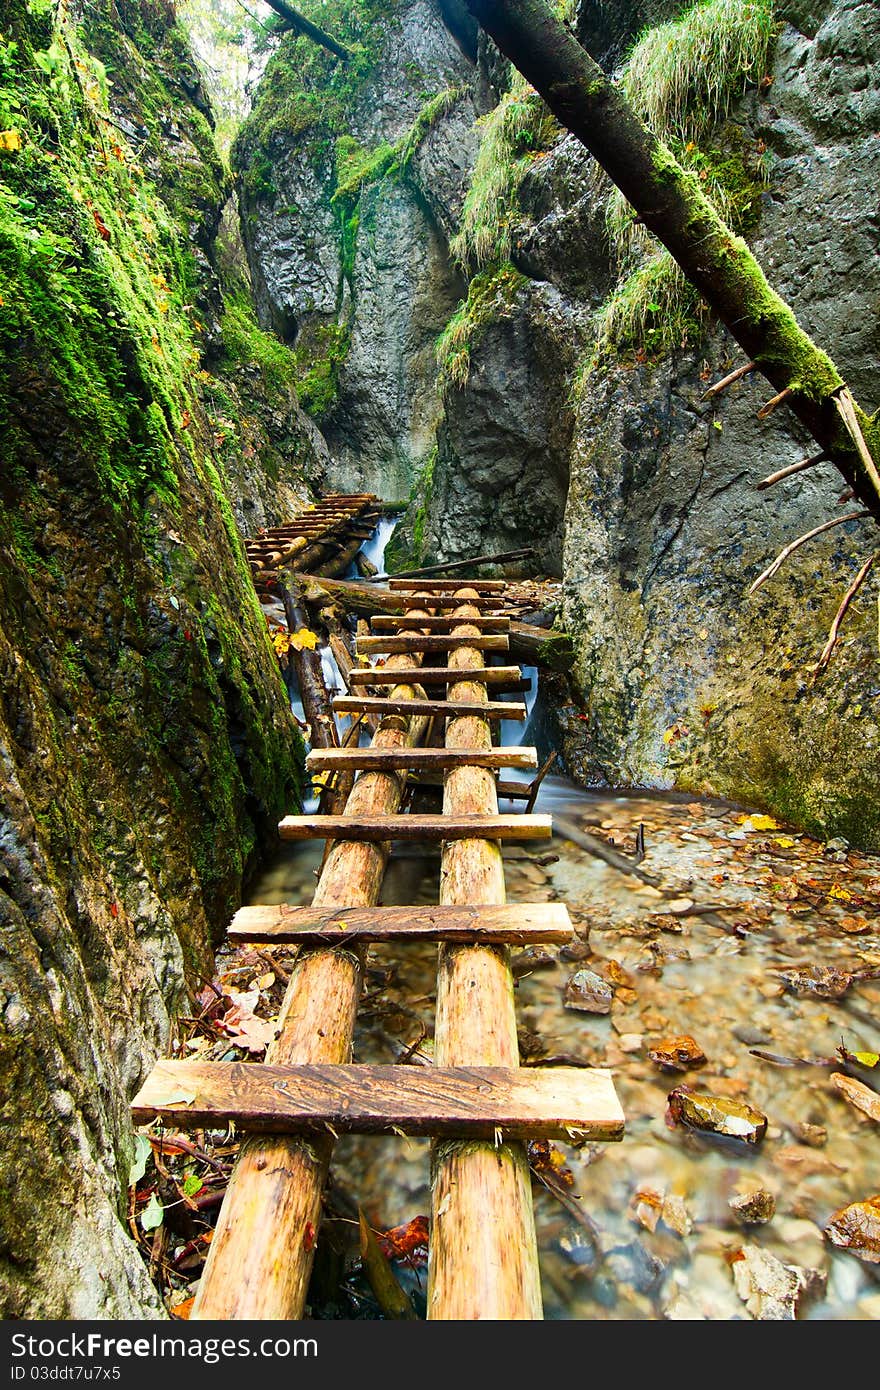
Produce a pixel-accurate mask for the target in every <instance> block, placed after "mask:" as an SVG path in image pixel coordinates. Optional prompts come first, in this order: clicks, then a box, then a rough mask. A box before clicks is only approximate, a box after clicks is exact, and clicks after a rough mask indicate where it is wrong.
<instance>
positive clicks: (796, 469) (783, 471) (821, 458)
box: [755, 453, 828, 492]
mask: <svg viewBox="0 0 880 1390" xmlns="http://www.w3.org/2000/svg"><path fill="white" fill-rule="evenodd" d="M826 462H828V455H827V454H824V453H823V454H813V456H812V458H808V459H801V461H800V463H790V464H789V465H788V467H787V468H780V469H779V470H778V472H776V473H768V474H767V477H766V478H762V479H761V481H760V482H759V483H755V488H756V490H757V491H758V492H763V490H764V488H765V487H772V486H773V484H774V483H781V482H782V480H783V478H793V477H794V475H795V473H803V472H804V470H805V469H807V468H814V467H815V466H816V464H817V463H826Z"/></svg>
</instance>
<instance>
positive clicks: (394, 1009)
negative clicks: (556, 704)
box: [252, 672, 880, 1320]
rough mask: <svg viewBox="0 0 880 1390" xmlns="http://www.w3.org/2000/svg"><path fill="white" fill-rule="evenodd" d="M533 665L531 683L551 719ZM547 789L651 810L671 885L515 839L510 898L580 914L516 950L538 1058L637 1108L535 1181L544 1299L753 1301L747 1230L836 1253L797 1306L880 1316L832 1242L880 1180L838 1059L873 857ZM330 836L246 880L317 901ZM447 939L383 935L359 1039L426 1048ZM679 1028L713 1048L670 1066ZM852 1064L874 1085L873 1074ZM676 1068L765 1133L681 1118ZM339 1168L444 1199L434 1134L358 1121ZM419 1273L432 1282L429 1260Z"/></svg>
mask: <svg viewBox="0 0 880 1390" xmlns="http://www.w3.org/2000/svg"><path fill="white" fill-rule="evenodd" d="M531 675H532V688H531V691H530V693H529V696H528V697H527V702H528V704H529V708H530V711H531V721H530V722H532V724H533V727H534V729H535V731H536V733H539V731H540V727H541V724H542V720H541V718H540V709H539V707H537V708H536V698H537V673H534V672H533V673H531ZM538 703H539V702H538ZM501 728H502V736H503V741H504V742H507V743H510V742H528V741H529V738H530V735H529V730H528V727H527V728H526V729H525V730H523V726H522V725H520V724H507V723H505V724H504V725H502V726H501ZM540 752H541V750H540V749H539V753H540ZM503 775H504V776H505V777H508V776H509V775H510V774H508V773H507V772H505V773H504V774H503ZM502 809H504V808H502ZM536 809H537V810H538V811H546V812H550V813H551V814H554V815H556V816H559V817H565V818H567V819H568V820H569V821H575V822H577V823H578V824H579V825H580V826H581V827H582V828H583V829H584V830H587V831H589V832H590V833H592V834H593V835H595V836H598V837H600V838H604V839H605V840H606V841H608V840H611V841H613V843H614V845H615V846H616V847H617V849H618V850H622V851H623V852H625V853H628V854H632V853H633V852H634V850H635V841H636V831H637V829H638V827H639V826H640V825H641V826H642V827H643V830H644V839H645V848H646V855H645V858H644V860H643V861H642V864H641V868H642V869H643V870H647V871H649V872H650V873H652V874H654V875H656V876H657V877H658V878H659V879H661V880H662V884H663V888H664V889H667V888H668V889H669V890H670V891H671V892H672V893H673V894H674V897H673V899H672V904H671V905H672V907H673V908H674V909H675V911H674V912H670V910H669V909H670V898H669V893H665V892H661V891H660V889H658V888H654V887H651V886H650V885H646V884H644V883H643V882H640V881H639V880H638V879H637V878H635V877H632V876H629V875H627V874H625V873H622V872H620V870H618V869H615V868H613V867H611V866H609V865H608V864H607V863H605V862H604V861H603V860H602V859H600V858H597V857H596V856H595V855H594V854H591V853H589V852H587V851H585V850H584V849H582V848H580V847H579V846H578V845H576V844H575V843H573V842H572V841H571V840H567V839H565V838H563V837H562V836H560V835H555V836H554V838H553V840H552V841H551V842H547V843H546V844H544V845H542V846H540V847H539V848H536V847H534V846H530V847H529V848H525V847H521V846H515V845H509V846H506V847H505V850H504V857H505V866H506V879H507V892H508V897H509V899H510V900H511V901H524V902H525V901H528V902H548V901H563V902H565V903H567V904H568V907H569V909H570V911H571V914H572V917H573V919H574V921H575V925H576V930H577V932H578V938H577V940H576V942H575V943H574V946H573V948H572V947H562V948H558V947H552V948H549V949H546V948H544V949H541V950H540V951H535V950H532V951H525V952H515V953H514V969H515V974H516V975H517V985H516V1002H517V1018H518V1024H519V1028H520V1042H521V1050H522V1054H523V1061H524V1063H525V1064H541V1063H542V1062H544V1061H548V1060H551V1059H557V1060H558V1061H562V1062H565V1063H568V1064H572V1063H575V1062H580V1063H587V1064H593V1065H601V1066H607V1067H609V1068H610V1069H611V1071H612V1073H613V1076H614V1080H615V1084H616V1086H617V1089H618V1093H619V1095H620V1098H621V1101H622V1104H623V1108H624V1112H625V1115H626V1135H625V1138H624V1140H623V1142H622V1143H620V1144H606V1145H588V1146H586V1147H582V1148H575V1147H571V1146H567V1145H558V1146H557V1153H556V1160H555V1162H556V1166H555V1167H554V1168H552V1169H551V1170H547V1169H546V1168H545V1170H544V1171H545V1173H546V1174H547V1177H548V1179H549V1181H550V1187H547V1186H546V1185H543V1184H542V1183H541V1181H536V1185H535V1206H536V1219H537V1229H538V1239H539V1246H540V1258H541V1274H542V1285H543V1290H544V1299H545V1313H546V1316H547V1317H549V1318H557V1319H560V1318H566V1319H594V1318H603V1319H641V1318H648V1319H655V1318H676V1319H693V1318H709V1319H723V1320H727V1319H739V1318H746V1317H748V1316H749V1313H748V1312H747V1311H746V1306H745V1303H744V1301H743V1299H742V1298H741V1297H740V1295H739V1293H738V1292H737V1290H736V1288H735V1285H734V1279H733V1274H732V1267H733V1265H734V1264H735V1263H736V1262H737V1260H738V1258H739V1254H738V1252H739V1251H740V1249H741V1248H742V1247H744V1246H745V1247H754V1246H757V1247H760V1248H761V1249H763V1250H765V1251H769V1252H771V1253H772V1254H773V1255H776V1256H778V1258H779V1259H780V1260H782V1261H783V1262H784V1263H785V1264H786V1265H794V1266H797V1267H799V1268H801V1269H804V1270H818V1271H820V1273H821V1275H822V1276H823V1279H824V1288H822V1289H820V1290H819V1292H818V1294H817V1295H815V1296H814V1297H813V1298H812V1299H811V1301H810V1302H809V1303H805V1304H804V1306H803V1307H802V1309H801V1311H800V1314H799V1315H800V1316H802V1317H807V1318H818V1319H853V1318H857V1319H866V1318H877V1317H880V1267H878V1266H877V1265H871V1264H869V1263H865V1262H862V1261H860V1260H858V1259H857V1258H855V1257H854V1256H852V1255H851V1254H848V1253H846V1252H844V1251H838V1250H836V1249H834V1248H833V1247H832V1246H831V1245H830V1243H829V1241H828V1240H827V1239H826V1238H825V1236H824V1234H823V1227H824V1226H825V1224H826V1223H827V1221H828V1219H829V1217H830V1216H831V1215H832V1213H833V1212H834V1211H835V1210H836V1209H838V1208H840V1207H842V1206H844V1205H846V1204H848V1203H851V1202H855V1201H863V1200H865V1199H866V1198H868V1197H870V1196H872V1195H873V1194H875V1193H876V1192H878V1191H880V1166H878V1161H877V1125H876V1123H875V1122H872V1121H871V1120H869V1119H868V1118H867V1117H866V1116H865V1115H863V1114H862V1113H861V1112H860V1111H858V1110H857V1109H855V1108H853V1107H852V1106H851V1105H850V1104H849V1103H848V1102H847V1101H846V1100H845V1099H844V1098H843V1097H842V1096H841V1095H840V1094H838V1092H837V1091H836V1090H835V1089H834V1088H833V1086H832V1085H831V1083H830V1080H829V1078H830V1076H831V1074H832V1072H833V1071H835V1070H838V1071H839V1070H841V1069H842V1068H841V1064H840V1062H839V1060H834V1058H835V1049H836V1048H837V1047H838V1046H839V1045H840V1044H841V1042H842V1043H843V1044H844V1045H845V1047H846V1049H847V1050H848V1051H849V1052H850V1053H854V1052H877V1051H880V1026H878V1019H880V1011H878V1004H880V988H878V981H877V980H876V979H873V978H871V975H872V971H873V970H874V969H878V970H880V935H878V914H880V860H878V859H877V858H875V857H873V856H869V855H863V854H859V853H856V852H854V851H849V850H848V848H847V847H846V846H845V845H844V844H843V843H842V842H832V843H831V844H830V845H828V846H823V845H822V844H820V843H817V842H815V841H813V840H810V839H809V838H808V837H806V836H801V835H798V834H797V833H796V832H790V831H786V830H784V829H783V828H780V827H776V826H775V825H774V824H773V823H772V822H771V823H769V824H766V823H765V820H766V818H765V820H762V819H761V818H758V819H757V820H756V821H752V820H750V819H747V818H746V812H745V811H744V810H743V809H742V808H737V807H732V806H730V805H728V804H727V803H724V802H720V801H714V800H711V799H706V798H690V797H683V796H676V795H675V794H673V793H665V794H664V793H639V792H630V793H627V794H625V795H622V794H617V793H614V792H610V791H609V792H600V791H584V790H582V789H580V788H577V787H575V786H574V785H573V784H572V783H571V782H570V781H568V780H567V779H566V778H563V777H550V778H547V779H546V780H545V782H544V784H543V786H542V788H541V792H540V795H539V799H538V803H537V807H536ZM322 848H323V846H322V845H321V844H320V843H312V844H289V845H286V846H284V848H283V849H282V851H281V852H280V854H279V857H278V859H277V860H276V862H275V863H274V865H273V866H272V867H271V869H270V870H269V871H268V872H267V873H266V874H265V875H264V876H263V878H262V879H261V880H260V881H259V882H258V883H257V884H256V885H255V886H254V889H253V895H252V897H253V901H255V902H263V903H273V902H282V901H286V902H290V903H294V904H296V903H303V904H305V903H308V902H310V901H311V897H312V893H313V891H314V884H315V875H316V872H317V869H318V866H319V863H320V859H321V854H322ZM439 864H440V860H439V849H438V848H436V847H434V848H427V849H422V848H420V847H419V848H415V847H413V846H409V845H399V846H396V847H395V849H394V851H393V853H392V857H391V860H390V863H389V868H388V872H387V875H386V878H385V881H384V885H383V892H382V901H383V902H384V903H386V904H407V903H412V904H419V903H430V902H436V901H437V894H438V889H439ZM709 905H718V907H719V914H718V915H716V916H714V917H712V918H711V919H707V917H706V916H705V915H702V914H699V913H695V911H694V908H699V907H706V906H709ZM719 922H721V923H723V924H724V925H718V923H719ZM436 951H437V948H436V947H431V946H428V945H422V946H417V945H411V946H410V945H408V946H406V947H403V946H394V947H392V946H388V947H382V948H376V949H374V950H372V951H371V953H370V963H369V969H368V975H367V981H366V988H365V993H364V998H363V1001H362V1005H361V1009H360V1012H359V1018H358V1030H357V1035H356V1039H355V1049H354V1057H355V1060H357V1061H361V1062H386V1063H387V1062H392V1061H396V1060H397V1059H398V1058H399V1057H400V1056H401V1055H402V1054H403V1053H404V1052H406V1051H407V1050H408V1049H411V1048H413V1047H414V1045H415V1050H414V1055H413V1056H412V1058H411V1060H412V1061H414V1062H419V1061H423V1062H428V1061H430V1056H431V1035H432V1023H433V1008H434V1001H435V971H436ZM817 965H819V966H836V967H838V968H839V969H840V970H841V971H848V972H852V971H853V970H859V971H860V973H861V977H860V978H858V979H857V980H856V982H855V983H853V984H852V985H851V987H850V988H849V989H847V990H846V992H845V993H844V994H843V996H842V997H840V998H836V999H828V998H822V997H817V996H815V995H814V994H809V993H806V994H804V993H800V994H799V993H795V992H793V989H792V987H791V983H790V981H789V982H786V979H785V978H784V977H783V975H782V974H781V973H780V972H782V971H784V970H788V971H790V970H792V969H794V968H797V967H809V966H817ZM584 968H587V969H589V970H591V971H594V972H596V973H598V974H599V975H601V976H602V977H603V978H604V979H605V980H606V981H607V982H608V983H609V985H610V986H611V989H612V991H613V999H612V1002H611V1005H610V1012H609V1013H608V1014H606V1015H599V1014H594V1013H585V1012H578V1011H574V1010H572V1009H570V1008H566V1007H565V1006H564V1002H563V999H564V994H565V987H566V984H567V982H568V980H569V978H570V977H571V976H572V974H573V973H574V972H576V971H578V970H582V969H584ZM681 1034H689V1035H691V1037H693V1038H694V1039H695V1040H696V1042H697V1043H698V1044H699V1046H700V1048H701V1049H702V1051H703V1052H704V1053H705V1056H706V1059H707V1060H706V1062H705V1064H704V1065H703V1066H702V1067H701V1069H699V1070H696V1069H692V1070H689V1071H687V1072H686V1073H682V1074H670V1073H666V1072H664V1071H661V1070H660V1068H659V1066H658V1065H656V1064H655V1062H653V1061H652V1060H651V1059H650V1057H649V1056H648V1053H649V1052H650V1051H651V1050H652V1049H654V1047H655V1045H656V1043H657V1042H658V1041H659V1040H661V1039H664V1038H669V1037H671V1036H676V1035H681ZM419 1039H421V1041H419ZM756 1050H757V1051H758V1052H763V1053H764V1054H770V1056H771V1057H775V1058H776V1059H777V1060H776V1061H771V1060H767V1057H766V1055H765V1056H764V1057H761V1056H756V1055H755V1051H756ZM850 1070H852V1068H850ZM856 1074H859V1075H862V1076H863V1077H864V1079H865V1080H867V1081H868V1082H869V1083H870V1081H871V1074H870V1073H869V1072H857V1073H856ZM875 1075H876V1073H875ZM682 1083H686V1084H688V1085H690V1086H692V1087H693V1088H694V1089H696V1090H698V1091H700V1092H707V1093H711V1094H713V1095H716V1096H722V1097H726V1098H729V1099H734V1100H739V1101H746V1102H747V1103H748V1104H749V1105H751V1106H752V1107H754V1108H756V1109H757V1110H759V1111H761V1112H763V1114H764V1115H766V1116H767V1118H768V1128H767V1133H766V1136H765V1138H764V1139H763V1141H762V1142H761V1143H760V1144H758V1145H755V1146H750V1145H746V1144H744V1143H742V1142H741V1141H736V1140H723V1139H719V1138H717V1137H714V1136H704V1135H699V1134H697V1133H695V1132H693V1131H690V1130H686V1129H684V1128H682V1127H680V1126H676V1127H674V1128H672V1127H670V1126H669V1124H667V1121H666V1118H665V1114H666V1097H667V1093H668V1092H669V1090H670V1089H671V1088H672V1087H673V1086H676V1085H680V1084H682ZM563 1164H564V1167H565V1168H566V1169H567V1170H568V1174H567V1175H566V1173H565V1171H564V1169H563V1168H562V1165H563ZM333 1182H334V1184H335V1187H336V1189H337V1190H338V1191H340V1192H342V1193H344V1194H345V1195H346V1196H347V1197H348V1198H350V1199H352V1200H353V1201H355V1202H357V1203H360V1204H361V1205H362V1206H363V1207H364V1209H365V1211H366V1212H367V1214H368V1216H369V1218H370V1220H371V1222H372V1224H373V1225H374V1226H375V1227H376V1228H377V1229H383V1230H384V1229H386V1228H388V1227H391V1226H394V1225H398V1224H401V1223H404V1222H407V1221H409V1220H410V1219H411V1218H412V1217H414V1216H416V1215H418V1214H422V1213H423V1214H427V1213H429V1211H430V1189H429V1145H428V1144H427V1143H426V1142H423V1141H414V1140H409V1141H408V1140H401V1139H397V1138H393V1139H376V1138H358V1137H346V1138H344V1139H342V1140H341V1141H340V1143H339V1144H338V1146H337V1148H336V1152H335V1157H334V1163H333ZM567 1183H568V1184H570V1185H566V1184H567ZM552 1187H555V1188H556V1189H557V1191H559V1192H561V1194H562V1199H561V1200H560V1198H559V1197H558V1196H557V1195H556V1194H555V1193H554V1191H552V1190H551V1188H552ZM758 1189H763V1190H765V1191H767V1192H769V1193H771V1194H772V1196H773V1198H774V1199H775V1215H774V1216H773V1217H772V1219H771V1220H770V1221H769V1222H767V1224H763V1225H759V1226H754V1225H753V1226H750V1227H748V1228H744V1227H743V1226H741V1225H738V1224H737V1222H736V1220H735V1219H734V1213H733V1211H732V1209H731V1206H730V1205H729V1204H730V1201H731V1199H733V1198H735V1197H737V1196H738V1195H742V1194H744V1193H748V1192H752V1191H755V1190H758ZM408 1277H409V1279H410V1283H411V1284H412V1283H413V1281H415V1282H418V1280H419V1279H420V1280H421V1282H422V1283H423V1282H424V1273H423V1271H422V1272H421V1273H417V1274H416V1275H413V1274H412V1272H410V1273H409V1275H408Z"/></svg>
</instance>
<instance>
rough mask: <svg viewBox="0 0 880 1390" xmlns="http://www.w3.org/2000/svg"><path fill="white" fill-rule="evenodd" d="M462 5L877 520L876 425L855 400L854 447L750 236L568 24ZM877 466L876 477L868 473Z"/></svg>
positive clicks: (833, 372) (501, 5)
mask: <svg viewBox="0 0 880 1390" xmlns="http://www.w3.org/2000/svg"><path fill="white" fill-rule="evenodd" d="M467 5H468V9H469V10H470V11H471V13H472V14H473V15H474V17H475V18H476V19H477V21H478V22H479V23H480V24H481V25H482V27H483V28H484V29H485V30H486V32H487V33H488V34H489V35H490V36H491V37H492V38H493V39H494V41H495V42H496V44H497V45H498V47H499V48H500V49H501V51H502V53H504V54H505V55H506V56H507V57H508V58H509V59H510V60H511V62H513V63H514V65H515V66H516V67H517V68H518V69H519V71H520V72H521V73H523V75H524V76H525V77H526V78H527V79H528V80H529V82H531V83H532V84H533V86H534V87H535V88H536V90H537V91H538V92H539V93H540V94H541V96H542V97H543V98H544V100H545V101H546V102H547V105H548V106H549V107H550V109H551V111H552V112H553V113H554V115H555V116H556V117H557V118H558V120H559V121H560V122H561V123H562V124H563V125H564V126H565V127H566V128H567V129H568V130H570V131H571V132H572V133H573V134H574V135H576V136H577V138H578V139H579V140H580V141H581V142H582V143H583V144H584V145H585V146H586V148H587V149H588V150H589V151H590V152H591V153H592V154H593V155H594V156H595V158H596V160H597V161H598V162H599V164H601V166H602V167H603V169H604V170H605V171H606V173H607V174H608V176H609V177H610V178H611V179H612V180H613V182H614V183H615V184H616V185H617V186H618V188H620V190H621V192H622V193H623V194H624V195H625V197H626V198H627V199H628V200H629V202H630V203H631V204H632V206H633V207H634V208H635V209H636V211H637V213H638V214H639V216H640V218H641V219H642V221H643V222H644V224H645V226H646V227H648V229H649V230H650V231H651V232H653V233H654V235H655V236H656V237H657V238H658V239H659V240H660V241H661V242H662V243H663V245H664V246H666V247H667V249H668V250H669V251H670V252H671V254H672V256H673V257H674V258H675V260H676V261H677V262H678V264H679V265H680V266H681V269H682V270H683V272H684V274H685V275H686V276H687V277H688V279H689V280H690V281H691V282H692V284H693V285H694V286H695V287H696V288H697V290H698V291H699V293H700V294H701V295H702V296H703V298H704V299H705V300H706V302H707V303H708V304H709V306H710V308H711V309H712V310H713V311H714V312H715V313H716V314H717V315H718V317H719V318H720V319H721V321H722V322H723V323H724V324H725V325H726V327H727V328H728V329H729V331H730V332H731V334H732V335H733V337H734V338H735V339H736V341H737V342H738V343H739V344H740V346H741V347H742V348H743V350H744V351H745V352H746V354H747V355H748V357H749V359H750V360H752V361H754V362H755V363H756V364H757V366H758V368H759V369H760V370H761V371H762V372H763V374H764V375H765V376H766V377H767V379H768V381H769V382H770V383H771V384H772V385H773V387H774V388H775V391H776V392H777V393H778V392H782V391H788V392H789V393H790V394H788V396H787V398H786V401H787V404H788V405H789V406H790V408H791V409H792V410H793V411H794V413H795V414H796V416H797V417H798V419H799V420H800V421H801V423H802V424H803V425H804V426H805V427H806V428H807V429H808V430H809V431H810V433H811V434H812V435H813V437H814V438H815V439H816V441H817V442H818V443H819V444H820V445H821V447H822V449H823V450H824V451H825V452H826V453H827V454H828V456H829V458H830V459H831V460H832V461H833V462H834V463H835V465H836V466H837V467H838V468H839V470H840V472H841V473H842V474H843V476H844V477H845V478H846V480H847V482H848V483H849V484H850V485H851V486H852V488H853V489H854V491H855V493H856V495H857V496H858V497H859V498H860V499H861V500H862V501H863V502H864V504H865V506H867V507H869V508H870V510H871V511H872V513H873V514H874V515H875V517H878V518H880V486H878V485H877V474H876V470H875V469H874V467H873V466H872V461H873V463H876V462H877V461H878V460H880V424H878V422H877V419H876V417H874V418H869V417H868V416H867V415H866V414H865V412H864V411H862V410H861V409H860V408H859V407H858V406H857V405H856V406H855V407H854V418H855V421H856V426H857V429H856V433H858V431H859V430H860V431H861V433H862V435H863V437H864V441H865V443H866V447H865V448H863V449H862V450H861V451H860V449H859V447H858V445H857V443H856V441H855V440H854V438H853V431H852V430H851V429H850V428H848V427H847V426H846V425H845V424H844V422H843V420H842V418H841V414H840V411H839V408H838V399H839V398H840V394H841V391H842V389H843V388H844V382H843V378H842V377H841V375H840V373H839V372H838V370H837V368H836V367H835V365H834V363H833V362H832V361H831V359H830V358H829V357H828V355H827V354H826V353H825V352H823V351H822V349H821V348H819V347H817V346H816V344H815V343H813V342H812V340H811V339H810V338H809V336H808V335H807V334H806V333H805V332H804V330H803V329H802V328H801V327H800V325H799V323H798V321H797V319H796V318H795V315H794V313H793V312H792V310H791V308H790V307H789V305H788V304H787V303H786V302H785V301H784V300H783V299H782V298H781V297H780V295H779V294H777V293H776V291H775V290H774V289H773V288H772V287H771V286H770V284H769V283H768V281H767V279H766V277H765V275H764V273H763V271H762V269H761V267H760V265H759V264H758V262H757V260H756V259H755V257H754V256H753V255H752V253H751V251H750V250H749V248H748V246H747V245H746V243H745V242H744V241H743V240H742V239H741V238H740V237H738V236H735V235H734V233H733V232H732V231H731V230H730V228H729V227H728V226H727V225H726V224H725V222H724V221H723V220H722V219H721V218H720V217H719V215H718V213H717V212H716V211H715V209H714V208H713V207H712V205H711V203H710V202H709V201H708V199H707V198H706V196H705V194H704V193H703V191H702V189H701V187H700V182H699V179H698V177H697V176H696V175H695V174H694V173H692V172H689V171H688V170H685V169H683V168H682V166H681V165H680V164H679V163H678V161H677V160H676V159H675V158H674V156H673V155H672V154H671V153H670V151H669V149H668V148H667V147H666V146H665V145H664V144H663V143H662V141H660V140H658V139H657V137H656V136H655V135H653V134H652V133H651V132H650V131H649V130H648V129H647V128H646V127H645V126H644V125H643V124H642V122H641V121H640V120H639V118H638V117H637V116H636V114H635V112H634V111H633V110H632V108H631V107H630V105H629V104H628V102H627V100H626V98H625V97H624V95H623V93H622V92H621V90H620V89H619V88H618V87H616V86H615V85H614V84H613V82H612V81H611V80H610V78H609V77H608V76H606V74H605V73H604V72H603V71H602V69H601V68H600V67H599V65H598V64H597V63H596V62H594V61H593V59H592V58H591V57H590V55H589V53H588V52H587V51H586V50H585V49H584V48H582V47H581V45H580V44H579V43H578V41H577V39H576V38H575V36H574V34H573V33H572V32H571V31H570V30H569V29H567V28H566V27H565V26H564V25H563V24H562V23H560V21H559V20H557V19H556V18H555V17H554V16H553V14H552V13H551V10H550V9H549V8H548V6H547V5H546V4H544V3H543V0H467ZM872 475H873V476H872Z"/></svg>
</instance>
